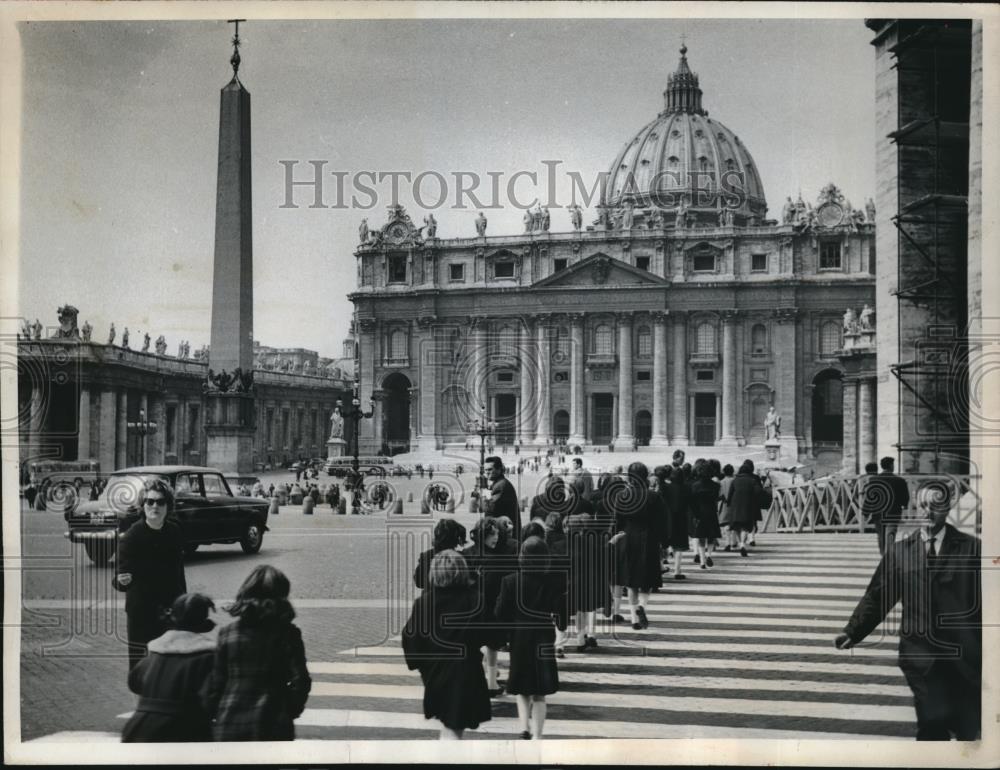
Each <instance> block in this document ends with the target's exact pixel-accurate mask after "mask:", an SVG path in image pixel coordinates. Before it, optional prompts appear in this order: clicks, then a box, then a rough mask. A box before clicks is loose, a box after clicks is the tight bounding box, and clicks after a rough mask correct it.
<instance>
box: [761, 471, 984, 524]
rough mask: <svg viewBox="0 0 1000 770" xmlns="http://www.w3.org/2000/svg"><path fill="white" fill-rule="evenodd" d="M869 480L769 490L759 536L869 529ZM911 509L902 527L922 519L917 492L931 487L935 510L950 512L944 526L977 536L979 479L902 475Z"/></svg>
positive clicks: (833, 479) (851, 478)
mask: <svg viewBox="0 0 1000 770" xmlns="http://www.w3.org/2000/svg"><path fill="white" fill-rule="evenodd" d="M871 478H872V477H871V476H867V475H861V476H828V477H825V478H819V479H813V480H812V481H805V482H801V483H798V484H791V485H789V486H785V487H774V488H773V489H772V490H771V495H772V497H771V507H770V508H769V509H768V510H767V513H765V514H764V521H763V522H762V524H763V530H764V531H769V532H864V531H866V529H869V530H870V529H872V524H871V521H869V520H867V519H868V518H869V517H868V516H866V515H865V513H864V512H863V511H862V507H863V502H864V494H865V485H866V483H867V481H868V480H869V479H871ZM902 478H903V479H904V480H905V481H906V484H907V486H908V487H909V490H910V505H909V507H908V509H907V510H906V511H904V512H903V520H904V522H906V523H915V522H916V521H917V520H919V519H920V518H921V517H922V514H920V512H919V511H918V510H917V508H916V500H917V490H919V489H922V488H924V487H928V486H929V487H930V488H931V489H933V490H934V492H935V495H936V502H935V504H947V505H948V507H949V508H950V509H951V514H950V515H949V522H951V523H952V524H954V525H955V526H957V527H959V528H960V529H963V530H966V531H969V532H975V533H976V534H978V533H980V532H982V515H983V512H982V508H983V507H982V498H981V497H980V495H979V491H978V489H979V481H980V477H979V476H960V475H955V474H947V473H939V474H905V475H903V476H902Z"/></svg>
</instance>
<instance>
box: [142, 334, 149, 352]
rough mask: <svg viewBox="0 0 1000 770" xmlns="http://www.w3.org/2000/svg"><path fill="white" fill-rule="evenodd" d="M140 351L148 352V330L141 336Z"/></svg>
mask: <svg viewBox="0 0 1000 770" xmlns="http://www.w3.org/2000/svg"><path fill="white" fill-rule="evenodd" d="M142 352H143V353H148V352H149V332H146V333H145V334H143V337H142Z"/></svg>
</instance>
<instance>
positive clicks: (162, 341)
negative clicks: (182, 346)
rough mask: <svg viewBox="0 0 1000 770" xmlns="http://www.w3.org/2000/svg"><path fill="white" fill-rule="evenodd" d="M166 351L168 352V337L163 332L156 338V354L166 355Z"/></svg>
mask: <svg viewBox="0 0 1000 770" xmlns="http://www.w3.org/2000/svg"><path fill="white" fill-rule="evenodd" d="M166 353H167V338H166V337H164V336H163V335H162V334H161V335H160V336H159V337H157V338H156V354H157V355H160V356H162V355H166Z"/></svg>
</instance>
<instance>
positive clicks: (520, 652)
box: [494, 572, 563, 695]
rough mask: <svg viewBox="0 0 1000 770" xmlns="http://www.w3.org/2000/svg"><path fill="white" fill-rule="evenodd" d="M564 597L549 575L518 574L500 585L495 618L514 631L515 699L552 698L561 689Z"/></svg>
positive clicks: (510, 685) (511, 684)
mask: <svg viewBox="0 0 1000 770" xmlns="http://www.w3.org/2000/svg"><path fill="white" fill-rule="evenodd" d="M562 601H563V599H562V595H561V593H560V590H559V585H558V581H556V580H553V579H552V574H551V573H548V572H544V573H537V572H515V573H514V574H512V575H507V577H505V578H504V579H503V582H502V583H501V584H500V596H499V598H498V599H497V604H496V607H495V608H494V614H495V615H496V617H497V619H498V620H500V621H501V622H505V623H508V624H509V628H510V674H509V675H508V678H507V685H506V689H507V692H509V693H510V694H511V695H550V694H551V693H554V692H556V691H558V689H559V672H558V669H557V667H556V656H555V647H554V644H555V640H556V632H555V627H554V625H553V618H554V617H555V616H557V615H558V613H559V610H560V607H561V604H562Z"/></svg>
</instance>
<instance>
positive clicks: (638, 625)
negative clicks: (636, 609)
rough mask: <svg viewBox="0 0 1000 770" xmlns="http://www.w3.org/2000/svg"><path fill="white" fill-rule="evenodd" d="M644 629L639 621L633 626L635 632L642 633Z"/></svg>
mask: <svg viewBox="0 0 1000 770" xmlns="http://www.w3.org/2000/svg"><path fill="white" fill-rule="evenodd" d="M642 628H643V626H642V623H640V622H639V621H638V620H637V621H636V622H635V623H633V624H632V630H633V631H642Z"/></svg>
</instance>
